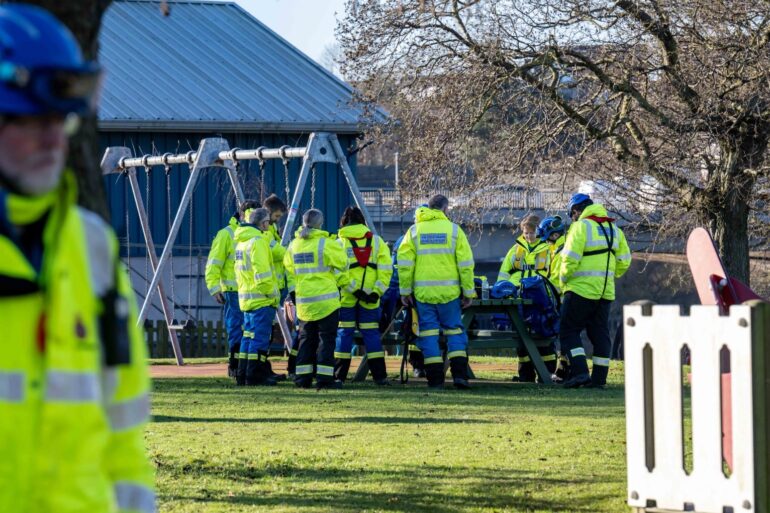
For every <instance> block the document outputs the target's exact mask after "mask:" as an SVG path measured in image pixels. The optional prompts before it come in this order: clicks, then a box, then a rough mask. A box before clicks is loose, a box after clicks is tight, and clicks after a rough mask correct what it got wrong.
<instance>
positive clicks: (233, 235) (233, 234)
mask: <svg viewBox="0 0 770 513" xmlns="http://www.w3.org/2000/svg"><path fill="white" fill-rule="evenodd" d="M225 231H226V232H227V233H229V234H230V238H231V239H234V238H235V231H234V230H233V229H232V228H230V227H229V226H225Z"/></svg>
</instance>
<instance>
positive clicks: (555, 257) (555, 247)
mask: <svg viewBox="0 0 770 513" xmlns="http://www.w3.org/2000/svg"><path fill="white" fill-rule="evenodd" d="M566 240H567V238H566V236H565V235H562V236H561V237H559V238H558V239H556V241H555V242H554V243H553V244H551V245H550V251H551V264H550V267H549V268H548V281H550V282H551V284H552V285H553V286H554V287H556V290H558V291H559V292H561V281H559V270H560V268H561V252H562V250H563V249H564V242H565V241H566Z"/></svg>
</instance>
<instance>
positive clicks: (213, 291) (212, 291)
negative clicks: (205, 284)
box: [209, 285, 222, 296]
mask: <svg viewBox="0 0 770 513" xmlns="http://www.w3.org/2000/svg"><path fill="white" fill-rule="evenodd" d="M220 290H222V287H220V286H219V285H214V286H213V287H209V294H211V295H212V296H213V295H214V294H216V293H217V292H219V291H220Z"/></svg>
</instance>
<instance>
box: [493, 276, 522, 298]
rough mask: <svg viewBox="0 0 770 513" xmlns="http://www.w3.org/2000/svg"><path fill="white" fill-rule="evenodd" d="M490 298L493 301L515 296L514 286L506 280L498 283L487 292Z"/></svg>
mask: <svg viewBox="0 0 770 513" xmlns="http://www.w3.org/2000/svg"><path fill="white" fill-rule="evenodd" d="M489 295H490V297H492V298H494V299H503V298H506V297H511V296H515V295H516V286H515V285H514V284H513V283H511V282H510V281H507V280H502V281H498V282H497V283H495V284H494V285H492V288H491V289H490V290H489Z"/></svg>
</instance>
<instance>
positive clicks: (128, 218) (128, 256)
mask: <svg viewBox="0 0 770 513" xmlns="http://www.w3.org/2000/svg"><path fill="white" fill-rule="evenodd" d="M123 176H124V177H125V179H126V180H125V181H124V182H123V185H124V190H125V191H126V194H125V196H126V198H125V206H126V267H128V269H127V271H128V279H129V280H131V224H130V223H131V216H130V215H129V209H128V170H125V171H123Z"/></svg>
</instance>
